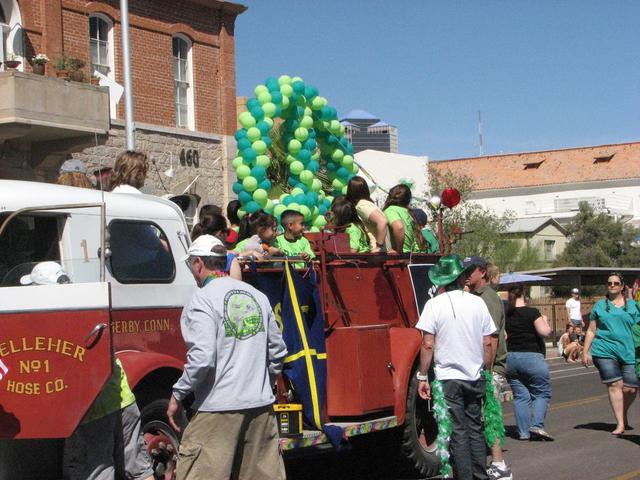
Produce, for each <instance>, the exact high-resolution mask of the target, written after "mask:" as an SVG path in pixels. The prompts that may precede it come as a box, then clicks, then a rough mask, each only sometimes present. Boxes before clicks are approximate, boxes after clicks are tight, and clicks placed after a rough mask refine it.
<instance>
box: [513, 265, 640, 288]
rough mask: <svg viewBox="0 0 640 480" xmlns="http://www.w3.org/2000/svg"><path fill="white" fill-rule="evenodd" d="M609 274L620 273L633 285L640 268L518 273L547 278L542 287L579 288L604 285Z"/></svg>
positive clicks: (597, 268) (565, 269) (592, 268)
mask: <svg viewBox="0 0 640 480" xmlns="http://www.w3.org/2000/svg"><path fill="white" fill-rule="evenodd" d="M611 272H619V273H621V274H622V275H623V276H624V279H625V283H626V284H627V285H633V282H634V281H635V279H636V278H638V277H640V267H638V268H615V267H557V268H546V269H541V270H526V271H523V272H518V273H524V274H527V275H540V276H542V277H547V278H549V281H545V282H541V283H540V285H544V286H566V287H580V286H581V285H605V284H606V283H607V278H608V276H609V274H610V273H611Z"/></svg>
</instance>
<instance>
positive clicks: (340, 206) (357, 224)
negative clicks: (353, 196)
mask: <svg viewBox="0 0 640 480" xmlns="http://www.w3.org/2000/svg"><path fill="white" fill-rule="evenodd" d="M331 213H332V214H333V224H334V225H335V227H336V230H337V231H339V232H345V233H346V234H347V235H349V249H350V250H351V253H369V252H370V251H371V244H370V241H369V235H368V234H367V231H366V229H365V227H364V224H363V223H362V221H361V220H360V218H358V213H357V212H356V208H355V207H354V206H353V203H351V202H350V201H348V200H346V199H345V200H344V201H338V202H336V201H334V202H333V204H332V205H331Z"/></svg>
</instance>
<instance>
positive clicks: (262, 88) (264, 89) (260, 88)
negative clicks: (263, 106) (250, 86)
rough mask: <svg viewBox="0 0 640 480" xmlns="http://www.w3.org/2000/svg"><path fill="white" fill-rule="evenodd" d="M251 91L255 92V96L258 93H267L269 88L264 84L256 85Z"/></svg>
mask: <svg viewBox="0 0 640 480" xmlns="http://www.w3.org/2000/svg"><path fill="white" fill-rule="evenodd" d="M253 93H255V94H256V97H257V96H258V95H260V94H261V93H269V89H268V88H267V87H265V86H264V85H258V86H257V87H256V88H255V89H254V90H253Z"/></svg>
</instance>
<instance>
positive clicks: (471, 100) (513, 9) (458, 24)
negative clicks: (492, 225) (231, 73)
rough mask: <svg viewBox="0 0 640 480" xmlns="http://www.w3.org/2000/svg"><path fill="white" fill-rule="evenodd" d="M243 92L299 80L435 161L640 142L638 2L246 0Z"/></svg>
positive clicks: (240, 65) (239, 37)
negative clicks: (274, 80) (277, 80)
mask: <svg viewBox="0 0 640 480" xmlns="http://www.w3.org/2000/svg"><path fill="white" fill-rule="evenodd" d="M239 3H243V4H245V5H247V6H248V7H249V9H248V10H247V11H246V12H245V13H243V14H242V15H240V17H238V19H237V22H236V33H235V38H236V63H237V93H238V95H250V94H253V88H254V87H255V86H256V85H257V84H258V83H261V82H264V80H265V79H266V78H267V77H269V76H272V75H273V76H279V75H281V74H283V73H287V74H289V75H299V76H301V77H302V78H303V79H304V80H305V82H307V83H311V84H313V85H315V86H317V87H318V89H319V90H320V94H321V95H323V96H325V97H327V99H328V100H329V104H330V105H332V106H334V107H335V108H336V109H337V110H338V114H339V115H340V116H343V115H346V114H347V113H348V112H349V111H350V110H352V109H355V108H362V109H365V110H368V111H370V112H371V113H373V114H374V115H376V116H378V117H380V118H382V119H383V120H385V121H386V122H388V123H390V124H392V125H395V126H397V127H398V132H399V133H398V137H399V150H400V153H407V154H413V155H428V156H429V157H430V158H431V159H432V160H437V159H446V158H460V157H466V156H476V155H478V152H479V146H478V125H477V117H478V110H481V111H482V114H483V120H484V122H483V123H484V125H483V130H484V150H485V154H495V153H501V152H504V153H511V152H520V151H532V150H545V149H553V148H566V147H573V146H582V145H598V144H605V143H622V142H628V141H637V140H640V90H639V89H640V62H639V51H640V50H639V48H640V47H639V46H640V28H638V21H639V20H640V1H636V0H626V1H624V0H616V1H605V0H603V1H592V0H562V1H550V0H530V1H520V0H512V1H506V0H505V1H481V0H478V1H471V0H469V1H454V0H451V1H445V0H442V1H426V0H424V1H419V0H411V1H410V0H396V1H382V0H370V1H366V0H360V1H356V0H342V1H337V0H323V1H317V0H316V1H307V0H298V1H291V0H269V1H267V0H245V1H244V2H243V1H239Z"/></svg>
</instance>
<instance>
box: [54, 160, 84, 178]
mask: <svg viewBox="0 0 640 480" xmlns="http://www.w3.org/2000/svg"><path fill="white" fill-rule="evenodd" d="M59 173H60V175H62V174H63V173H84V174H86V173H87V166H86V165H85V164H84V162H83V161H82V160H78V159H77V158H73V159H71V160H67V161H66V162H64V163H63V164H62V165H61V166H60V172H59Z"/></svg>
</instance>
